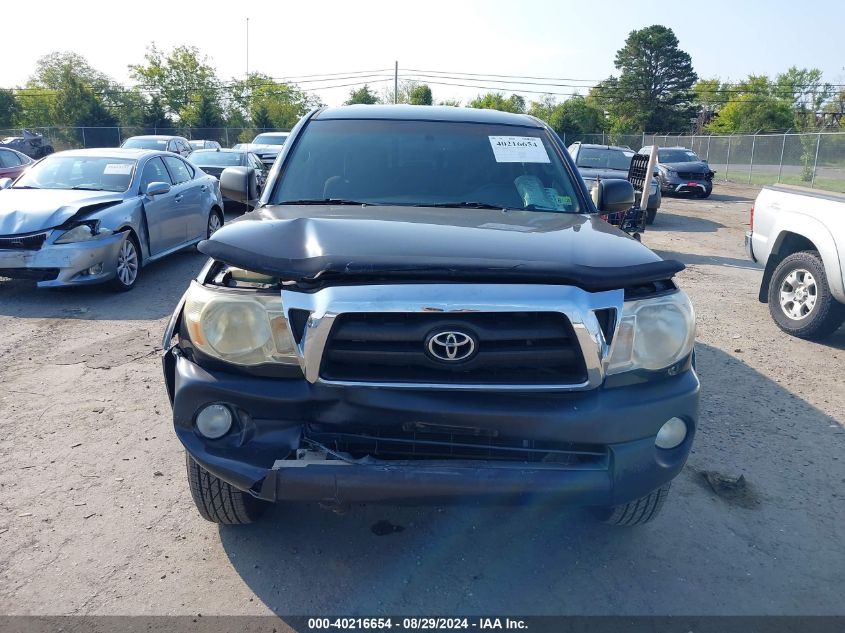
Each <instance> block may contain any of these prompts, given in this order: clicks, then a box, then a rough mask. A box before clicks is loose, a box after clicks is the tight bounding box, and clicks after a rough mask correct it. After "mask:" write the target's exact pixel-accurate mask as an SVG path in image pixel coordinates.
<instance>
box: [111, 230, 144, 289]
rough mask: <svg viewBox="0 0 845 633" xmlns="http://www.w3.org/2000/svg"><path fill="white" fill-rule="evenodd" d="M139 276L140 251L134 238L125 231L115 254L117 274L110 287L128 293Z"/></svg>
mask: <svg viewBox="0 0 845 633" xmlns="http://www.w3.org/2000/svg"><path fill="white" fill-rule="evenodd" d="M140 276H141V249H140V248H139V247H138V240H137V239H135V236H134V235H133V234H132V233H131V232H129V231H127V232H126V238H125V239H124V240H123V243H122V244H121V245H120V250H119V251H118V252H117V274H116V275H115V277H114V279H112V280H111V287H112V288H113V289H114V290H117V291H119V292H128V291H129V290H132V288H134V287H135V284H136V283H137V282H138V277H140Z"/></svg>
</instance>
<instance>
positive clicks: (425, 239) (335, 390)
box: [163, 106, 699, 525]
mask: <svg viewBox="0 0 845 633" xmlns="http://www.w3.org/2000/svg"><path fill="white" fill-rule="evenodd" d="M220 181H221V189H222V191H223V193H224V195H226V197H228V198H231V199H236V200H249V199H252V198H254V197H255V195H256V192H255V190H254V188H255V175H254V174H253V173H252V172H251V170H250V168H248V167H231V168H227V169H226V170H225V171H224V172H223V173H222V174H221V176H220ZM597 196H598V200H597V201H594V200H592V199H591V197H590V194H589V193H588V191H587V189H586V187H585V186H584V183H583V181H582V179H581V178H580V176H579V174H578V171H577V169H576V167H575V165H574V164H573V162H572V159H571V158H570V157H569V155H568V153H567V152H566V149H565V148H564V147H563V146H562V144H561V142H560V139H559V138H558V137H557V135H556V134H555V133H554V132H553V131H552V130H551V129H550V128H548V127H547V126H546V125H545V124H544V123H542V122H541V121H539V120H537V119H535V118H533V117H529V116H524V115H515V114H505V113H502V112H496V111H491V110H474V109H468V108H448V107H442V108H441V107H427V106H419V107H415V106H349V107H341V108H324V109H318V110H315V111H313V112H311V113H310V114H308V115H307V116H306V117H304V118H303V119H302V120H301V121H300V122H299V124H298V125H297V126H296V128H295V129H294V130H293V131H292V132H291V135H290V139H289V140H288V142H287V143H286V144H285V146H284V149H283V150H282V153H281V155H280V157H279V159H278V160H277V161H276V162H275V164H274V166H273V169H272V171H271V173H270V176H269V179H268V181H267V185H266V187H265V189H264V191H263V193H262V195H261V199H260V204H259V206H258V208H257V209H256V210H254V211H252V212H250V213H247V214H245V215H244V216H243V217H241V218H238V219H237V220H235V221H234V222H232V223H231V224H230V225H227V226H226V227H224V228H223V229H221V230H219V231H217V232H216V233H215V234H214V235H213V236H212V237H211V238H210V239H209V240H206V241H204V242H202V243H201V244H200V246H199V248H200V250H201V251H202V252H203V253H205V254H206V255H208V256H209V258H210V259H209V261H208V263H207V264H206V266H205V267H204V269H203V270H202V272H201V273H200V274H199V276H198V277H197V278H196V279H195V280H194V281H193V282H192V283H191V284H190V287H189V288H188V290H187V292H186V293H185V295H184V297H183V298H182V300H181V302H180V303H179V305H178V307H177V308H176V311H175V313H174V314H173V317H172V319H171V321H170V323H169V325H168V328H167V331H166V334H165V337H164V350H165V351H164V355H163V364H164V374H165V380H166V383H167V389H168V393H169V396H170V399H171V402H172V405H173V421H174V426H175V430H176V435H177V436H178V438H179V440H180V441H181V442H182V444H183V445H184V447H185V449H186V451H187V455H186V459H187V470H188V480H189V483H190V488H191V492H192V494H193V498H194V501H195V502H196V505H197V508H198V509H199V511H200V513H201V514H202V516H204V517H205V518H206V519H209V520H211V521H217V522H221V523H247V522H250V521H252V520H254V519H256V518H257V517H258V516H259V515H260V514H261V512H262V511H263V510H264V509H266V507H267V506H268V505H269V502H275V501H285V502H289V501H319V502H322V503H324V504H329V505H331V504H336V505H338V506H344V505H347V504H350V503H358V502H382V503H396V504H409V503H433V504H440V503H450V502H451V503H454V502H490V503H513V504H520V503H522V504H525V503H542V504H576V505H583V506H590V507H592V508H593V509H594V510H595V511H596V513H597V514H598V515H599V516H600V518H602V519H603V520H605V521H608V522H610V523H614V524H618V525H636V524H640V523H644V522H646V521H649V520H650V519H652V518H653V517H654V516H655V515H656V514H657V512H658V510H659V509H660V507H661V505H662V503H663V501H664V499H665V497H666V494H667V492H668V489H669V484H670V482H671V480H672V479H673V478H674V477H675V476H676V475H677V474H678V473H679V471H680V470H681V468H682V467H683V465H684V463H685V461H686V459H687V456H688V454H689V451H690V447H691V444H692V441H693V437H694V435H695V429H696V422H697V417H698V400H699V381H698V378H697V375H696V373H695V368H694V350H693V343H694V338H695V316H694V312H693V309H692V306H691V304H690V302H689V299H688V298H687V296H686V294H685V293H684V292H683V291H681V290H680V289H679V288H678V287H677V286H676V284H675V283H674V281H673V277H674V275H675V274H676V273H677V272H679V271H680V270H682V268H683V265H682V264H680V263H678V262H675V261H664V260H662V259H661V258H660V257H658V256H657V255H655V254H654V253H653V252H652V251H650V250H649V249H648V248H646V247H645V246H643V245H641V244H640V243H638V242H636V241H635V240H633V239H632V238H630V237H628V236H627V235H625V234H623V233H622V232H620V231H618V230H617V229H616V228H614V227H611V226H610V225H608V224H606V223H604V222H603V221H602V220H600V219H599V217H598V215H597V210H600V211H602V212H605V213H606V212H614V211H619V210H624V209H626V208H629V207H630V206H631V205H632V203H633V198H634V195H633V189H632V187H631V185H630V184H629V183H628V182H627V181H624V180H613V179H607V180H603V181H602V182H601V184H600V186H599V189H598V191H597Z"/></svg>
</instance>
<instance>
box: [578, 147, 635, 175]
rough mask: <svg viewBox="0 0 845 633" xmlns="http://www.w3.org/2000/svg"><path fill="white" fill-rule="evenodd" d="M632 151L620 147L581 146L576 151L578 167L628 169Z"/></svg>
mask: <svg viewBox="0 0 845 633" xmlns="http://www.w3.org/2000/svg"><path fill="white" fill-rule="evenodd" d="M633 156H634V154H633V152H625V151H623V150H621V149H611V148H600V149H599V148H593V147H582V148H581V151H579V152H578V161H577V165H578V167H584V168H586V169H617V170H620V171H628V168H629V167H630V166H631V158H633Z"/></svg>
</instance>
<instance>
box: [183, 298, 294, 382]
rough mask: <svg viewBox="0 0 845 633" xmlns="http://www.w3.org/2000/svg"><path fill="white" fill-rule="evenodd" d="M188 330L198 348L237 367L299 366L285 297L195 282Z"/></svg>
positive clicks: (187, 309)
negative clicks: (283, 301) (212, 286)
mask: <svg viewBox="0 0 845 633" xmlns="http://www.w3.org/2000/svg"><path fill="white" fill-rule="evenodd" d="M184 320H185V327H186V329H187V332H188V337H189V338H190V339H191V342H192V343H193V345H194V346H195V347H196V348H197V349H198V350H200V351H201V352H203V353H204V354H207V355H208V356H211V357H213V358H217V359H219V360H222V361H224V362H227V363H232V364H234V365H243V366H251V365H261V364H264V363H277V364H282V365H297V364H298V363H299V361H298V360H297V356H296V352H295V349H294V342H293V339H292V338H291V335H290V331H289V330H288V324H287V321H286V319H285V313H284V310H283V308H282V299H281V295H280V293H278V292H275V293H270V294H267V293H259V292H255V291H253V290H232V289H224V288H209V287H207V286H203V285H201V284H199V283H197V282H196V281H194V282H191V286H190V288H189V289H188V294H187V297H186V298H185V310H184Z"/></svg>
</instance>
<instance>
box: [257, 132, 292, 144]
mask: <svg viewBox="0 0 845 633" xmlns="http://www.w3.org/2000/svg"><path fill="white" fill-rule="evenodd" d="M286 140H288V137H287V135H284V136H279V135H278V134H259V135H258V136H256V137H255V139H254V140H253V141H252V142H253V143H255V144H256V145H284V144H285V141H286Z"/></svg>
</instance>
